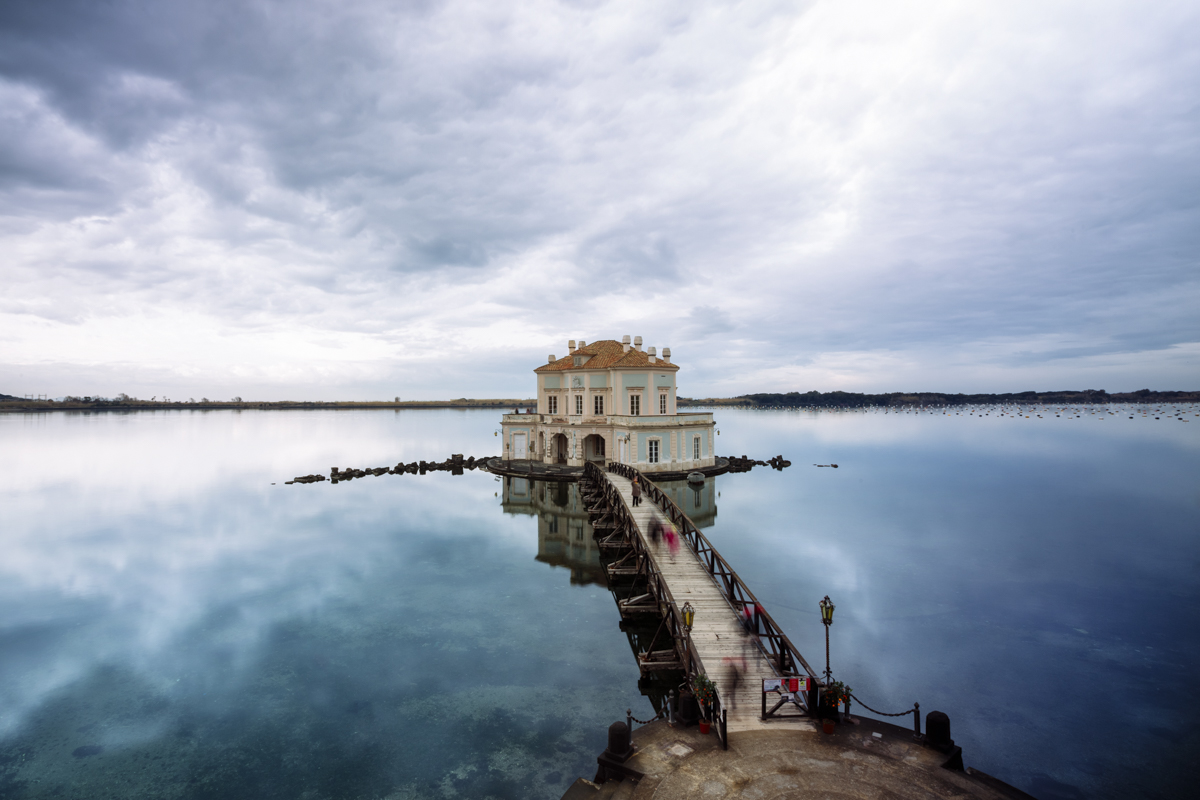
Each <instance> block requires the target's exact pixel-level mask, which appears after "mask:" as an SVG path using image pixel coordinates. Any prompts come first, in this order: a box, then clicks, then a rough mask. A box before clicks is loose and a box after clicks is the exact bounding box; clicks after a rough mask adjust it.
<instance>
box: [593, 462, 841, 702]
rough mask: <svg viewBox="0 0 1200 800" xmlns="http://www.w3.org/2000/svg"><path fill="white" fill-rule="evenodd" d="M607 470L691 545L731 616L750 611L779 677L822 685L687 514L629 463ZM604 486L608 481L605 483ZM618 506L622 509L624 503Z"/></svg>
mask: <svg viewBox="0 0 1200 800" xmlns="http://www.w3.org/2000/svg"><path fill="white" fill-rule="evenodd" d="M608 471H609V472H613V473H615V474H617V475H620V476H621V477H623V478H627V479H629V480H633V479H634V478H635V477H636V478H637V479H638V481H639V482H640V483H641V484H642V491H643V492H644V493H645V494H646V495H647V496H648V497H649V498H650V499H651V500H653V501H654V503H655V504H656V505H657V506H658V507H659V509H660V510H662V512H663V514H665V515H666V517H667V519H668V520H670V522H671V524H672V525H674V526H675V528H676V529H677V530H678V531H679V533H680V535H681V536H682V537H683V538H684V540H685V541H687V543H688V544H689V545H690V546H691V548H692V550H693V551H694V552H695V553H696V556H697V557H698V558H699V559H700V563H702V564H703V565H704V566H705V568H706V569H707V570H708V573H709V575H711V576H712V577H713V580H714V581H715V582H716V584H717V586H718V588H720V589H721V593H722V594H723V595H724V597H725V600H726V602H728V603H729V606H730V608H732V609H733V611H734V613H736V614H737V615H738V616H739V618H743V615H745V614H746V610H747V609H748V610H749V615H748V617H749V625H750V631H749V632H750V633H752V634H753V635H755V636H756V637H757V638H758V642H759V645H760V646H761V647H762V650H763V653H764V654H765V655H766V657H767V660H768V661H769V662H770V663H771V666H772V667H773V668H774V669H775V671H776V673H777V674H778V675H779V676H780V677H787V676H791V675H800V674H801V670H803V672H804V673H805V674H807V675H808V676H809V677H811V678H813V679H815V680H816V681H817V683H821V681H820V679H819V678H818V677H817V673H816V672H815V671H813V668H812V667H811V666H809V664H808V662H807V661H806V660H805V659H804V656H802V655H801V654H800V651H799V650H798V649H797V648H796V646H795V645H794V644H792V641H791V640H790V639H789V638H788V637H787V634H785V633H784V632H783V629H782V628H780V627H779V625H778V624H777V623H776V622H775V620H774V618H772V617H771V615H770V614H769V613H767V611H766V609H765V608H763V606H762V603H760V602H758V598H757V597H755V596H754V593H753V592H752V591H750V587H749V586H747V585H746V584H745V583H744V582H743V581H742V579H741V578H740V577H738V574H737V573H736V572H734V571H733V567H731V566H729V562H727V561H726V560H725V559H724V557H722V556H721V554H720V553H718V552H717V550H716V548H715V547H713V545H712V542H710V541H709V540H708V537H706V536H705V535H704V534H703V533H701V532H700V529H699V528H697V527H696V525H695V523H693V522H692V521H691V520H690V519H689V518H688V516H687V514H685V513H683V510H682V509H680V508H679V506H677V505H675V501H673V500H672V499H671V498H670V497H669V496H668V495H667V494H666V493H665V492H663V491H662V490H661V489H659V488H658V486H656V485H655V484H654V483H653V482H652V481H649V480H646V477H645V476H644V475H642V474H641V473H640V472H639V471H638V470H637V469H635V468H633V467H631V466H629V465H628V464H621V463H617V462H612V463H610V464H609V465H608ZM605 483H608V482H607V481H605ZM609 486H611V484H609ZM613 491H614V492H615V491H616V490H615V487H613ZM621 506H622V507H623V506H624V503H623V502H622V503H621Z"/></svg>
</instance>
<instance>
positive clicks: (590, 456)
mask: <svg viewBox="0 0 1200 800" xmlns="http://www.w3.org/2000/svg"><path fill="white" fill-rule="evenodd" d="M583 457H584V458H586V459H587V460H588V461H598V462H600V463H601V464H603V463H604V458H605V445H604V437H603V436H601V435H600V434H598V433H593V434H591V435H590V436H588V437H587V438H586V439H584V440H583Z"/></svg>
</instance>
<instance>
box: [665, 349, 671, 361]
mask: <svg viewBox="0 0 1200 800" xmlns="http://www.w3.org/2000/svg"><path fill="white" fill-rule="evenodd" d="M663 361H665V362H667V363H668V364H670V363H671V348H669V347H664V348H663Z"/></svg>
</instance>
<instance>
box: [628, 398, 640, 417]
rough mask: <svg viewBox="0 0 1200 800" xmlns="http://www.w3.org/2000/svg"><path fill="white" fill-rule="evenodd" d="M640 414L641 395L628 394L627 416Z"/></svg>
mask: <svg viewBox="0 0 1200 800" xmlns="http://www.w3.org/2000/svg"><path fill="white" fill-rule="evenodd" d="M641 414H642V396H641V395H640V394H631V395H629V416H631V417H639V416H641Z"/></svg>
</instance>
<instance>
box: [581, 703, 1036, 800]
mask: <svg viewBox="0 0 1200 800" xmlns="http://www.w3.org/2000/svg"><path fill="white" fill-rule="evenodd" d="M633 742H634V747H635V748H636V751H637V752H636V753H635V754H634V755H633V756H632V757H631V758H630V759H629V760H628V761H626V762H625V766H626V767H628V768H631V769H633V770H637V771H639V772H641V773H643V774H644V776H645V777H643V778H641V779H640V780H638V781H634V780H632V779H630V778H626V779H625V780H623V781H620V782H616V781H611V780H610V781H608V782H607V783H605V784H603V785H599V786H597V785H596V784H592V783H591V782H589V781H584V780H581V781H578V782H577V783H576V784H575V785H574V786H572V787H571V789H570V790H568V792H567V794H566V795H564V798H571V799H572V800H575V798H580V799H581V800H582V799H583V798H595V800H606V798H628V800H691V799H692V798H712V800H719V799H720V798H755V800H792V799H793V798H795V800H800V798H844V799H846V800H849V799H850V798H853V799H854V800H866V798H871V800H875V799H876V798H887V800H918V798H920V799H921V800H931V799H932V798H959V799H961V800H967V799H969V798H979V800H1018V799H1020V800H1029V795H1026V794H1025V793H1024V792H1021V791H1019V790H1018V789H1015V788H1013V787H1011V786H1008V785H1007V784H1004V783H1001V782H1000V781H998V780H996V779H995V778H991V777H990V776H988V775H985V774H983V773H980V772H977V771H975V770H971V769H968V770H967V771H965V772H964V771H959V770H951V769H944V768H943V767H942V764H943V763H945V762H946V760H947V756H946V754H944V753H941V752H938V751H937V750H934V749H932V748H929V747H926V746H924V745H922V744H919V743H917V742H915V741H914V740H913V734H912V731H911V730H906V729H904V728H900V727H897V726H895V725H889V724H888V723H884V722H878V721H876V720H871V719H866V718H860V719H859V724H857V725H852V724H848V723H842V724H839V725H838V726H837V732H836V733H834V734H832V735H827V734H824V733H822V732H821V731H820V729H819V728H818V727H817V726H816V724H814V723H801V724H797V723H788V724H786V726H785V725H783V724H781V725H780V726H779V729H778V730H755V731H743V732H740V733H737V734H730V737H729V749H728V750H722V749H721V745H720V742H719V741H718V740H717V737H716V736H715V735H713V734H708V735H701V734H700V733H699V729H698V728H694V727H692V728H682V727H675V728H672V727H670V726H669V725H668V724H667V723H666V722H664V721H658V722H653V723H651V724H649V725H644V726H642V727H640V728H638V729H637V730H635V731H634V734H633Z"/></svg>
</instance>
